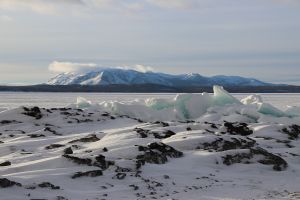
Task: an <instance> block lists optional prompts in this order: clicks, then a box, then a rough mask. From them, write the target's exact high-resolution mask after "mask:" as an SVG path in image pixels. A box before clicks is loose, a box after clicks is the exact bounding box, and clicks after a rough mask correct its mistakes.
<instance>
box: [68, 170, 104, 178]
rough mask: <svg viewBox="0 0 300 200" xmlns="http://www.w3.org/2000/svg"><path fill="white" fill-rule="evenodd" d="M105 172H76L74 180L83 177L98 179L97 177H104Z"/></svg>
mask: <svg viewBox="0 0 300 200" xmlns="http://www.w3.org/2000/svg"><path fill="white" fill-rule="evenodd" d="M102 175H103V172H102V170H93V171H87V172H76V173H75V174H74V175H73V176H72V179H76V178H79V177H82V176H88V177H97V176H102Z"/></svg>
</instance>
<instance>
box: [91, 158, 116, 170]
mask: <svg viewBox="0 0 300 200" xmlns="http://www.w3.org/2000/svg"><path fill="white" fill-rule="evenodd" d="M95 159H96V162H94V164H93V165H94V166H97V167H100V168H101V169H102V170H106V169H107V168H109V166H111V165H114V164H115V163H114V162H113V161H107V160H106V159H105V156H103V155H99V156H97V157H95Z"/></svg>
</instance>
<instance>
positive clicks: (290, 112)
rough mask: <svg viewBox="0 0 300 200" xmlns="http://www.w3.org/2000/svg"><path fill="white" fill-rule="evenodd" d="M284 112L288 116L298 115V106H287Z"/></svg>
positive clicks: (299, 111)
mask: <svg viewBox="0 0 300 200" xmlns="http://www.w3.org/2000/svg"><path fill="white" fill-rule="evenodd" d="M285 114H286V115H288V116H290V117H296V116H300V107H298V106H288V108H287V109H286V110H285Z"/></svg>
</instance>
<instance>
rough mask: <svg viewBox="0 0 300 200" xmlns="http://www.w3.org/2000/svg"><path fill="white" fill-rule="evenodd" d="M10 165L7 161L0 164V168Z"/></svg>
mask: <svg viewBox="0 0 300 200" xmlns="http://www.w3.org/2000/svg"><path fill="white" fill-rule="evenodd" d="M10 165H11V162H9V161H5V162H3V163H0V167H5V166H10Z"/></svg>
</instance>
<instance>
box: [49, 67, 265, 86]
mask: <svg viewBox="0 0 300 200" xmlns="http://www.w3.org/2000/svg"><path fill="white" fill-rule="evenodd" d="M48 84H49V85H112V84H122V85H139V84H157V85H164V86H173V87H178V86H212V85H223V86H265V85H270V84H269V83H265V82H262V81H259V80H256V79H253V78H244V77H240V76H213V77H205V76H201V75H200V74H196V73H191V74H181V75H171V74H164V73H156V72H140V71H136V70H131V69H121V68H97V69H94V70H91V71H84V72H67V73H62V74H59V75H57V76H56V77H54V78H52V79H50V80H49V81H48Z"/></svg>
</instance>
